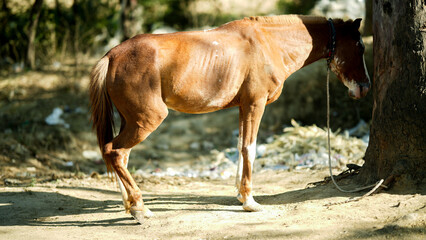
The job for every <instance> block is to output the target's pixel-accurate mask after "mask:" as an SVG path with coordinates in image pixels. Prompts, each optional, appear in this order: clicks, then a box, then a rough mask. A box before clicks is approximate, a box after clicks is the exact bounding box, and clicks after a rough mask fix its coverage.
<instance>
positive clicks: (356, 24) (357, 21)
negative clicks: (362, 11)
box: [352, 18, 362, 30]
mask: <svg viewBox="0 0 426 240" xmlns="http://www.w3.org/2000/svg"><path fill="white" fill-rule="evenodd" d="M361 20H362V19H361V18H357V19H355V21H354V22H353V23H352V24H353V25H352V26H353V27H354V28H355V29H356V30H358V29H359V26H361Z"/></svg>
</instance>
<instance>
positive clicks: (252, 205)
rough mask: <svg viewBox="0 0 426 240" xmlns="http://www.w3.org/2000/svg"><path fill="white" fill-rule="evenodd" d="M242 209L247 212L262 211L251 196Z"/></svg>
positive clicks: (260, 206)
mask: <svg viewBox="0 0 426 240" xmlns="http://www.w3.org/2000/svg"><path fill="white" fill-rule="evenodd" d="M243 209H244V210H246V211H247V212H260V211H262V210H263V208H262V205H260V204H259V203H257V202H256V201H255V200H254V199H253V197H251V196H250V197H249V198H248V199H247V201H245V202H244V204H243Z"/></svg>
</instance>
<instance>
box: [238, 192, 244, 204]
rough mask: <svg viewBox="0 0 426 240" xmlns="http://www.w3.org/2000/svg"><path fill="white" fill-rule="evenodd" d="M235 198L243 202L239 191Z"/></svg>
mask: <svg viewBox="0 0 426 240" xmlns="http://www.w3.org/2000/svg"><path fill="white" fill-rule="evenodd" d="M237 199H238V201H240V203H244V201H243V196H241V193H238V195H237Z"/></svg>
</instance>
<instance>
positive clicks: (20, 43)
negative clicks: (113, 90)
mask: <svg viewBox="0 0 426 240" xmlns="http://www.w3.org/2000/svg"><path fill="white" fill-rule="evenodd" d="M0 1H1V3H0V24H1V26H2V28H1V30H0V31H1V32H0V33H1V37H0V56H1V57H0V66H1V67H0V68H1V69H3V70H4V69H8V70H11V69H12V66H15V67H16V66H19V67H21V68H22V67H24V63H26V62H28V61H26V58H27V54H28V49H29V47H30V46H29V42H30V41H29V39H30V34H31V33H30V32H29V31H30V29H29V28H30V25H31V24H32V23H33V21H34V16H33V18H32V19H31V16H32V10H33V9H32V8H34V5H35V4H34V3H35V0H0ZM41 2H43V3H42V7H41V11H40V13H39V21H38V24H36V25H37V26H36V30H35V31H36V33H35V39H34V48H35V52H36V54H35V58H36V59H35V66H36V68H40V67H41V66H43V65H46V64H51V63H52V62H53V61H59V62H62V61H63V59H64V58H66V57H69V56H75V55H76V54H77V53H81V54H88V55H93V54H96V53H104V52H105V49H104V48H107V47H112V46H113V45H114V44H113V45H112V46H109V45H111V39H115V41H114V43H115V44H116V43H119V42H120V41H122V40H125V39H126V38H128V37H125V36H123V32H124V35H125V33H127V32H128V31H125V30H126V29H123V28H126V26H127V27H128V26H134V28H136V29H138V30H139V29H141V31H140V32H139V33H141V32H151V31H153V30H155V29H158V28H161V27H165V26H168V27H172V28H174V29H176V30H178V31H182V30H187V29H200V28H205V27H211V26H218V25H221V24H223V23H226V22H229V21H232V20H235V19H239V18H242V17H244V16H245V15H242V14H243V12H244V11H239V13H236V14H234V13H232V12H231V11H227V10H225V11H224V9H223V4H224V1H222V0H208V1H206V0H204V1H203V0H99V1H91V0H73V1H67V0H50V1H48V0H46V1H43V0H41ZM270 2H275V1H270ZM315 2H316V0H307V1H301V0H277V1H276V8H275V7H272V8H271V9H274V11H275V12H271V13H273V14H282V13H300V14H306V13H308V12H309V10H310V9H311V8H312V7H313V6H314V4H315ZM129 3H130V4H129ZM132 4H133V5H137V8H138V11H140V14H141V15H140V16H141V17H142V18H143V19H139V21H134V20H135V19H132V17H133V18H140V17H139V15H135V16H131V13H128V12H126V6H127V5H129V6H130V5H132ZM248 4H252V3H248ZM257 4H258V5H259V4H260V5H259V6H261V5H262V4H263V2H262V1H258V3H257ZM252 5H253V4H252ZM200 6H201V7H200ZM206 6H208V7H207V8H209V9H208V10H206ZM203 7H204V8H203ZM199 8H201V9H202V10H199ZM133 9H136V8H135V7H134V6H133V8H132V7H131V8H130V11H133ZM246 14H247V13H246ZM260 14H262V13H260ZM265 14H267V13H265ZM126 15H129V16H127V18H128V19H126ZM127 20H129V21H130V22H128V23H124V24H123V22H125V21H127ZM132 21H133V22H132ZM136 25H142V26H136ZM25 67H26V68H29V67H30V66H28V65H27V66H25Z"/></svg>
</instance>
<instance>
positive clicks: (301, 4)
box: [277, 0, 318, 14]
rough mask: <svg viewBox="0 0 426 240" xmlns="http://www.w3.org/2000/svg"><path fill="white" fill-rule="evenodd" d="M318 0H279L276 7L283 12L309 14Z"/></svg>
mask: <svg viewBox="0 0 426 240" xmlns="http://www.w3.org/2000/svg"><path fill="white" fill-rule="evenodd" d="M317 2H318V0H279V1H278V3H277V8H278V9H279V10H280V11H281V12H284V13H292V14H309V13H310V11H311V9H312V8H313V7H314V6H315V3H317Z"/></svg>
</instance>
